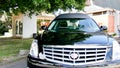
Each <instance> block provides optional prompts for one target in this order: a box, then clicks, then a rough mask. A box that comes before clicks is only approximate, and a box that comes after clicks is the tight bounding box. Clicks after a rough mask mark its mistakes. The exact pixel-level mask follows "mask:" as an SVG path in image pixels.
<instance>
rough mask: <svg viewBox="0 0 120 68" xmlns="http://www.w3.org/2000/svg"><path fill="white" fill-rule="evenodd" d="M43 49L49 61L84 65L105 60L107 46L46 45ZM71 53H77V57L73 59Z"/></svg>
mask: <svg viewBox="0 0 120 68" xmlns="http://www.w3.org/2000/svg"><path fill="white" fill-rule="evenodd" d="M43 50H44V51H43V52H44V54H45V56H46V59H47V60H49V61H52V62H55V63H61V64H68V65H84V64H90V63H96V62H102V61H104V59H105V56H106V51H107V46H44V47H43ZM71 53H76V55H77V59H72V58H71ZM73 57H74V56H73Z"/></svg>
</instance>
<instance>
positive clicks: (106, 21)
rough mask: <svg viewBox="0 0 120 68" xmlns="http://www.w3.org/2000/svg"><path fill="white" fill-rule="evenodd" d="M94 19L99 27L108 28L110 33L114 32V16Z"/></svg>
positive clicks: (95, 17)
mask: <svg viewBox="0 0 120 68" xmlns="http://www.w3.org/2000/svg"><path fill="white" fill-rule="evenodd" d="M92 18H93V19H94V20H95V21H96V22H97V23H98V25H99V26H102V25H104V26H107V28H108V32H109V33H111V32H114V16H113V15H107V14H105V15H97V16H92Z"/></svg>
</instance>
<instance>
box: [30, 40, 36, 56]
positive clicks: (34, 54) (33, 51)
mask: <svg viewBox="0 0 120 68" xmlns="http://www.w3.org/2000/svg"><path fill="white" fill-rule="evenodd" d="M30 55H31V56H32V57H35V58H37V57H38V45H37V40H33V42H32V44H31V48H30Z"/></svg>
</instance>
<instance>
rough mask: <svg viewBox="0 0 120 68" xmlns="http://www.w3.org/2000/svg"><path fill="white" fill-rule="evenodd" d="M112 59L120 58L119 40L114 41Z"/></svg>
mask: <svg viewBox="0 0 120 68" xmlns="http://www.w3.org/2000/svg"><path fill="white" fill-rule="evenodd" d="M112 53H113V54H112V59H113V60H120V45H119V43H118V42H117V41H113V51H112Z"/></svg>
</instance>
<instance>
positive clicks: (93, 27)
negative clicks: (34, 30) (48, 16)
mask: <svg viewBox="0 0 120 68" xmlns="http://www.w3.org/2000/svg"><path fill="white" fill-rule="evenodd" d="M48 30H54V31H57V30H78V31H85V32H96V31H99V30H100V29H99V27H98V25H97V24H96V23H95V22H94V21H93V20H92V19H86V18H82V19H61V20H54V21H53V22H52V23H51V24H50V26H49V27H48Z"/></svg>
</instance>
